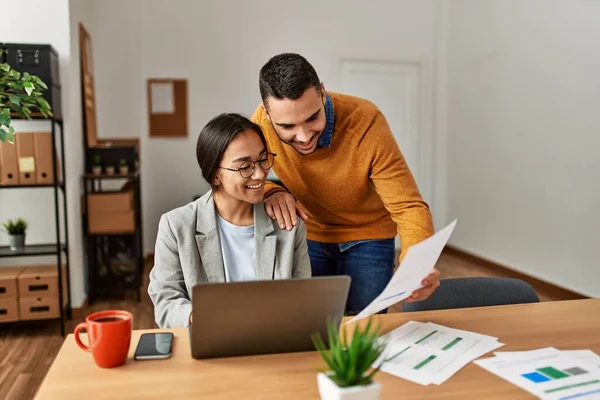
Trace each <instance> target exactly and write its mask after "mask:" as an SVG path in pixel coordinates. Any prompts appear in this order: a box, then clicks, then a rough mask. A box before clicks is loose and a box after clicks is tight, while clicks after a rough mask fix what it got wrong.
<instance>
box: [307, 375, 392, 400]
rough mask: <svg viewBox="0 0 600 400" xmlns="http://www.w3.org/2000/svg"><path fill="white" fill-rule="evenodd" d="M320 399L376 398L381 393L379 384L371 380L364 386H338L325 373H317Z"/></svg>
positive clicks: (351, 399)
mask: <svg viewBox="0 0 600 400" xmlns="http://www.w3.org/2000/svg"><path fill="white" fill-rule="evenodd" d="M317 384H318V385H319V394H320V395H321V400H377V399H379V395H380V393H381V384H380V383H378V382H371V383H370V384H369V385H366V386H351V387H345V388H342V387H339V386H338V385H336V384H335V382H333V381H332V380H331V379H329V377H328V376H327V374H325V373H320V374H318V375H317Z"/></svg>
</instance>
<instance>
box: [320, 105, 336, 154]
mask: <svg viewBox="0 0 600 400" xmlns="http://www.w3.org/2000/svg"><path fill="white" fill-rule="evenodd" d="M325 97H326V98H325V119H326V120H327V121H326V122H327V123H326V124H325V130H324V131H323V134H322V135H321V137H320V138H319V141H318V142H317V145H318V146H319V147H331V138H332V137H333V128H334V123H335V111H334V109H333V101H331V97H329V95H328V94H327V95H325Z"/></svg>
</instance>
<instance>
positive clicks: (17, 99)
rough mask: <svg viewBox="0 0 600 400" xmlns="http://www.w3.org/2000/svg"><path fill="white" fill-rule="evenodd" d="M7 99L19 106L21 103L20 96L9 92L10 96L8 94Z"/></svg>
mask: <svg viewBox="0 0 600 400" xmlns="http://www.w3.org/2000/svg"><path fill="white" fill-rule="evenodd" d="M8 99H9V100H10V102H11V103H13V104H15V105H17V106H20V105H21V98H20V97H19V96H17V95H14V94H11V95H10V96H8Z"/></svg>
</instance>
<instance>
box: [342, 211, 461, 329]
mask: <svg viewBox="0 0 600 400" xmlns="http://www.w3.org/2000/svg"><path fill="white" fill-rule="evenodd" d="M455 226H456V220H454V221H452V223H450V225H448V226H447V227H445V228H444V229H442V230H440V231H439V232H437V233H436V234H435V235H433V236H430V237H428V238H427V239H425V240H423V241H422V242H419V243H417V244H415V245H413V246H411V247H409V248H408V250H407V251H406V256H405V257H404V259H403V260H402V262H401V263H400V265H399V266H398V268H397V269H396V272H395V273H394V276H392V279H391V280H390V282H389V283H388V284H387V286H386V287H385V289H383V292H381V293H380V294H379V296H377V297H376V298H375V300H373V301H372V302H371V304H369V305H368V306H367V307H366V308H365V309H364V310H362V311H361V312H360V313H359V314H358V315H356V316H355V317H354V318H352V319H351V320H349V321H348V322H346V324H350V323H352V322H355V321H358V320H360V319H363V318H366V317H369V316H371V315H373V314H375V313H377V312H379V311H381V310H383V309H385V308H388V307H390V306H393V305H394V304H396V303H398V302H399V301H402V300H404V299H406V298H407V297H408V296H410V295H411V294H412V292H414V291H415V290H417V289H420V288H422V287H423V285H422V283H421V282H423V279H425V278H426V277H427V276H428V275H429V274H430V273H431V272H432V271H433V267H435V263H436V262H437V260H438V258H440V254H441V253H442V250H444V247H445V246H446V243H448V239H450V235H452V232H453V231H454V227H455Z"/></svg>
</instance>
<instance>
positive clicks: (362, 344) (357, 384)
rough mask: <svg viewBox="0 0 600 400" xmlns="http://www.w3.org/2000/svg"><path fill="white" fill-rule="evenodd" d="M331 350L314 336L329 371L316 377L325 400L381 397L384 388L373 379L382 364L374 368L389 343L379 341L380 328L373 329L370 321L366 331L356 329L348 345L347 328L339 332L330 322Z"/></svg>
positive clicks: (354, 399)
mask: <svg viewBox="0 0 600 400" xmlns="http://www.w3.org/2000/svg"><path fill="white" fill-rule="evenodd" d="M327 333H328V339H329V349H327V347H326V346H325V343H324V342H323V339H322V338H321V336H320V335H319V334H318V333H315V334H313V335H312V340H313V343H314V345H315V348H316V349H317V351H318V352H319V354H320V356H321V358H322V359H323V361H325V364H326V365H327V368H328V369H329V370H328V371H326V372H321V373H319V375H318V376H317V383H318V386H319V393H320V395H321V399H322V400H334V399H335V400H343V399H352V400H375V399H378V398H379V395H380V393H381V384H379V383H377V382H374V381H373V377H374V376H375V374H376V373H377V372H378V371H379V368H380V367H381V364H380V365H379V366H377V367H376V368H373V369H372V370H371V371H369V369H371V366H372V365H373V363H375V361H376V360H377V359H378V358H379V357H380V356H381V354H382V353H383V350H384V348H385V346H386V343H385V342H383V341H382V340H381V339H380V338H379V328H375V329H373V326H372V320H369V322H368V323H367V326H366V327H365V329H363V330H361V329H360V328H359V327H356V329H355V330H354V332H353V334H352V337H351V339H350V340H349V341H348V335H347V332H346V328H345V327H344V329H343V330H342V335H341V337H340V334H339V330H338V329H337V327H336V325H334V324H333V323H332V322H331V321H329V322H328V324H327Z"/></svg>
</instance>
